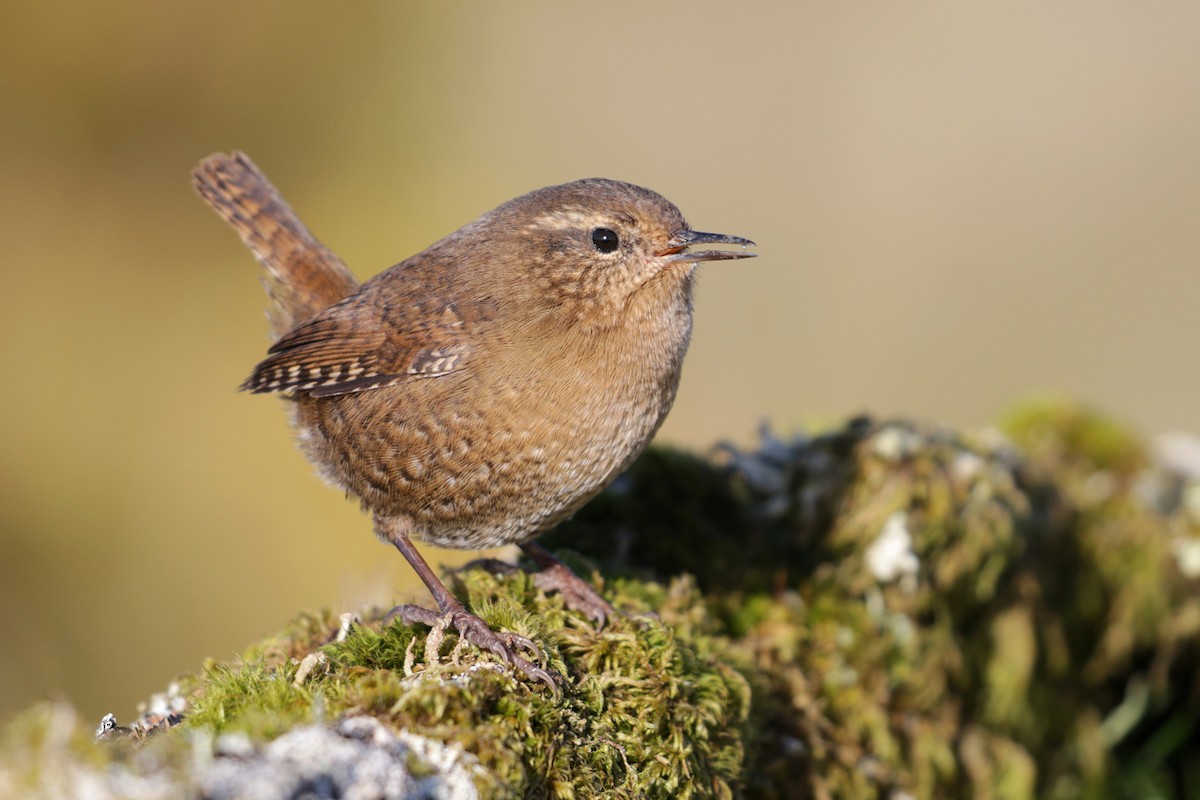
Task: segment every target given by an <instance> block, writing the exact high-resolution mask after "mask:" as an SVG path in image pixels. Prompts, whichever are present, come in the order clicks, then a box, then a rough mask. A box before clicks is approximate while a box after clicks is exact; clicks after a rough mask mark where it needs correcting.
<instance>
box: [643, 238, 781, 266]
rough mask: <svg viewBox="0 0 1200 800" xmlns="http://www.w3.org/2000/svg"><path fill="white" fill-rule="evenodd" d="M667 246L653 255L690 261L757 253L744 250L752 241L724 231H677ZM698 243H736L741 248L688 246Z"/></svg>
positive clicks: (737, 256)
mask: <svg viewBox="0 0 1200 800" xmlns="http://www.w3.org/2000/svg"><path fill="white" fill-rule="evenodd" d="M667 244H668V245H669V247H667V249H666V250H663V251H661V252H659V253H656V254H655V255H657V256H659V257H665V258H666V259H667V260H668V261H671V262H672V263H677V262H683V263H692V262H694V261H725V260H728V259H733V258H754V257H755V256H756V255H758V254H757V253H748V252H746V248H747V247H754V242H752V241H750V240H749V239H743V238H742V237H740V236H730V235H729V234H726V233H702V232H701V231H687V230H684V231H679V232H677V233H675V234H674V235H673V236H672V237H671V239H670V241H668V242H667ZM699 244H736V245H740V246H741V248H742V249H741V250H696V251H689V250H688V248H689V247H692V246H693V245H699Z"/></svg>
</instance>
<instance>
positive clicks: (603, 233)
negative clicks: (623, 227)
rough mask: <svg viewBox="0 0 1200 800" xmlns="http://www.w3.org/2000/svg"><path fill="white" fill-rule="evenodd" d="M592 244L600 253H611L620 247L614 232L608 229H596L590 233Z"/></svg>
mask: <svg viewBox="0 0 1200 800" xmlns="http://www.w3.org/2000/svg"><path fill="white" fill-rule="evenodd" d="M592 244H593V245H594V246H595V247H596V249H597V250H599V251H600V252H601V253H611V252H613V251H614V250H616V249H617V248H618V247H620V245H621V243H620V242H619V241H618V240H617V233H616V231H612V230H609V229H608V228H596V229H595V230H594V231H592Z"/></svg>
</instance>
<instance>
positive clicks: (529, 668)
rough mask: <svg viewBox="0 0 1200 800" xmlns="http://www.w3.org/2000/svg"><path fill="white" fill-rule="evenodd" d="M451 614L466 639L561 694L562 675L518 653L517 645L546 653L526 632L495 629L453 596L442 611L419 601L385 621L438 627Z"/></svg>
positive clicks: (395, 610) (534, 652)
mask: <svg viewBox="0 0 1200 800" xmlns="http://www.w3.org/2000/svg"><path fill="white" fill-rule="evenodd" d="M447 617H449V622H450V627H451V628H453V629H454V630H456V631H458V635H459V636H461V637H463V639H465V640H466V641H468V642H470V643H471V644H473V645H475V646H476V647H478V648H480V649H481V650H488V651H490V652H492V653H494V654H495V655H496V656H497V657H499V658H500V659H501V660H503V661H504V662H505V663H506V664H509V665H511V666H513V667H514V668H516V669H517V670H519V671H521V672H523V673H524V674H525V675H526V676H528V677H530V678H532V679H534V680H537V681H541V682H542V683H544V684H546V685H547V686H549V687H550V690H551V691H552V692H554V694H555V695H558V680H559V679H558V676H557V675H555V674H554V673H553V672H550V671H548V670H544V669H542V668H541V667H538V666H535V665H534V664H533V663H531V662H530V661H528V660H527V659H525V658H523V657H522V656H520V655H518V654H517V653H516V650H517V648H520V649H522V650H524V651H526V652H527V653H530V654H531V655H533V656H534V657H535V658H540V657H541V655H542V653H541V650H539V649H538V646H537V645H536V644H534V643H533V642H532V641H530V640H529V639H527V638H525V637H524V636H519V635H517V634H515V633H509V632H507V631H501V632H499V633H497V632H496V631H493V630H492V629H491V628H489V627H488V624H487V623H486V622H484V621H483V620H482V619H480V618H479V617H477V616H475V615H474V614H472V613H471V612H470V611H467V609H466V607H465V606H464V605H463V604H462V603H461V602H459V601H458V600H457V599H455V598H453V597H451V598H450V602H448V603H447V608H446V609H445V611H444V612H443V613H441V614H439V613H438V612H436V611H433V610H432V609H428V608H423V607H421V606H417V605H411V604H410V605H401V606H396V607H395V608H393V609H392V610H391V611H389V612H388V613H387V616H386V617H384V618H383V624H384V625H385V626H386V625H388V624H389V623H390V622H391V621H392V620H393V619H397V618H399V619H400V620H402V621H403V622H404V623H405V624H406V625H411V624H413V623H414V622H419V623H421V624H422V625H428V626H429V627H431V628H434V627H436V626H438V625H440V624H442V622H443V620H444V619H446V618H447Z"/></svg>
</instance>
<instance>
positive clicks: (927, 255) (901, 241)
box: [0, 0, 1200, 720]
mask: <svg viewBox="0 0 1200 800" xmlns="http://www.w3.org/2000/svg"><path fill="white" fill-rule="evenodd" d="M1197 30H1200V5H1196V4H1194V3H1191V2H1182V1H1180V2H1162V3H1157V4H1132V3H1127V2H1117V1H1115V0H1101V1H1100V2H1066V3H1058V4H1053V5H1047V4H1043V3H1037V2H1018V3H1008V4H1003V5H1002V6H1001V5H1000V4H986V5H985V4H958V3H952V2H942V3H924V4H920V5H913V4H908V3H853V4H832V3H804V4H792V5H787V4H781V3H772V2H763V3H737V4H734V3H720V4H718V3H684V2H674V3H662V4H647V3H641V2H637V3H633V2H631V3H607V4H604V5H603V6H596V5H591V4H562V3H529V4H520V5H518V4H483V3H479V4H465V3H463V4H438V3H411V4H410V3H400V2H393V3H342V4H334V3H327V2H286V3H285V2H265V3H240V2H238V3H234V2H208V3H203V4H200V3H196V4H184V3H169V4H168V3H162V4H150V3H141V2H137V3H135V2H108V3H104V4H99V3H84V2H74V3H71V2H62V3H53V2H51V3H41V4H34V3H15V2H9V3H5V4H4V5H3V6H2V7H0V219H2V220H3V222H2V228H0V230H2V231H3V239H2V242H3V250H2V253H3V259H4V263H3V267H2V268H0V276H2V277H0V300H2V302H3V304H4V307H3V313H0V357H2V358H3V367H4V372H3V374H4V378H5V384H6V385H5V387H4V390H3V392H0V419H2V420H3V424H2V425H0V515H2V516H0V612H2V614H3V620H4V630H5V642H4V645H3V647H0V716H7V715H8V714H10V713H12V712H13V711H14V710H16V709H18V708H21V707H23V706H25V705H28V704H29V703H31V702H32V701H34V700H36V699H38V698H41V697H66V698H69V699H71V700H72V701H74V702H75V703H76V704H77V705H78V706H79V707H80V708H81V709H82V711H83V712H84V713H85V714H87V715H90V716H94V717H95V718H96V719H97V720H98V719H99V717H100V715H101V714H103V713H104V712H107V711H113V712H115V713H116V714H117V716H118V718H119V719H121V720H127V719H128V718H129V717H130V716H131V715H132V714H133V710H134V704H135V702H136V701H137V700H138V699H139V698H142V697H144V696H145V695H146V694H148V693H149V692H151V691H153V690H156V689H159V688H161V687H163V686H165V684H166V682H167V681H168V680H169V679H170V677H171V676H172V675H174V674H176V673H178V672H181V671H184V670H190V669H194V668H195V667H196V666H197V665H198V664H199V663H200V662H201V661H202V659H203V658H204V657H206V656H216V657H220V658H226V657H228V656H230V655H231V654H233V653H234V652H236V651H237V650H238V649H239V648H240V647H241V646H242V645H243V644H245V643H246V642H249V641H251V640H252V639H255V638H257V637H260V636H262V635H263V634H265V633H268V632H270V631H273V630H275V629H278V628H279V627H281V626H282V625H283V623H284V622H285V621H286V620H287V619H288V618H289V617H290V616H291V615H292V614H293V613H294V612H295V611H296V610H297V609H300V608H305V607H315V606H320V605H327V606H332V607H334V608H336V609H343V608H345V609H353V608H356V607H358V606H359V605H360V604H362V603H365V602H376V603H380V604H383V603H388V602H391V601H392V600H394V599H396V600H398V599H401V598H404V597H407V596H409V594H410V593H412V594H413V595H414V596H417V597H421V596H422V595H421V594H420V592H417V588H419V587H415V586H414V580H413V579H412V577H411V574H410V572H409V570H408V567H407V565H405V564H404V563H403V561H402V559H401V558H400V557H399V556H398V555H397V554H395V553H394V552H391V551H390V550H388V549H385V548H384V547H383V546H381V545H380V544H378V543H377V542H376V541H375V540H374V539H373V537H372V536H371V535H370V529H369V525H368V523H367V521H366V520H365V519H364V518H363V517H362V516H361V515H360V514H359V512H358V510H357V509H356V508H355V507H354V506H353V505H352V504H351V503H348V502H346V501H345V500H344V499H343V498H341V497H340V496H339V494H338V493H337V492H335V491H332V490H329V489H326V488H323V487H322V486H321V485H320V483H319V481H318V480H317V479H316V478H315V477H314V476H313V474H312V470H311V469H310V468H309V467H308V465H307V464H306V463H305V462H304V461H303V459H302V458H301V457H300V455H299V454H298V453H297V452H296V450H295V448H294V447H293V446H292V444H291V442H290V438H289V433H288V431H287V429H286V425H285V424H284V415H283V414H282V412H281V409H280V408H279V402H278V401H277V400H274V399H271V398H265V397H252V396H247V395H243V394H238V393H236V392H235V391H234V387H235V386H236V385H237V384H238V383H239V382H240V381H241V379H242V378H243V377H245V375H246V374H247V373H248V371H249V369H250V368H251V367H252V366H253V364H254V363H255V362H256V360H257V359H258V358H259V356H260V355H261V354H262V352H263V350H264V348H265V346H266V343H267V339H266V325H265V321H264V320H263V315H262V310H263V297H262V293H261V290H260V289H259V287H258V284H257V279H256V276H255V272H256V265H255V264H254V262H253V261H252V259H251V257H250V256H249V255H248V253H247V252H246V251H244V250H243V249H242V248H241V246H240V244H238V242H237V241H236V238H235V237H234V235H233V233H232V232H231V231H229V230H228V229H226V228H225V227H224V226H223V224H222V223H220V222H219V221H218V219H217V218H216V217H215V216H214V215H213V214H212V213H211V212H210V211H208V210H207V209H206V208H205V207H204V205H203V204H202V202H201V201H200V200H199V199H198V198H197V197H195V196H194V195H193V194H192V191H191V189H190V187H189V184H188V172H189V170H190V169H191V168H192V166H193V165H194V164H195V163H196V162H197V161H198V160H199V159H200V158H202V157H203V156H205V155H207V154H208V153H210V152H212V151H215V150H229V149H233V148H240V149H243V150H245V151H246V152H248V153H249V154H250V155H251V156H252V157H253V158H254V159H255V160H256V161H257V162H258V164H259V165H260V166H261V167H263V169H264V170H266V172H267V173H268V174H269V175H270V176H271V177H272V179H273V180H274V181H275V182H276V183H277V184H278V185H279V187H280V188H281V189H282V191H283V192H284V194H285V195H286V196H287V198H288V199H289V200H290V202H291V203H292V204H293V205H294V206H295V207H296V209H297V210H298V211H299V213H300V214H301V216H302V217H303V218H304V219H305V220H306V221H307V222H308V223H309V224H310V225H311V226H312V227H313V229H314V230H315V231H316V233H317V235H318V236H320V237H321V238H322V239H323V240H324V241H325V242H326V244H328V245H329V246H331V247H332V248H333V249H334V250H336V251H337V252H338V253H339V254H340V255H341V256H342V257H343V258H344V259H345V260H346V261H347V262H348V263H349V264H350V265H351V267H352V268H353V269H354V270H356V272H357V273H358V274H359V275H360V276H368V275H370V274H373V273H374V272H376V271H378V270H380V269H382V268H384V267H386V266H388V265H390V264H392V263H394V262H396V261H398V260H400V259H402V258H403V257H405V256H406V255H409V254H411V253H413V252H415V251H417V250H419V249H420V248H422V247H424V246H425V245H427V244H429V243H430V242H432V241H433V240H435V239H437V238H439V237H441V236H442V235H444V234H446V233H448V232H450V231H451V230H453V229H455V228H456V227H458V226H459V225H462V224H464V223H466V222H468V221H469V220H471V219H473V218H474V217H475V216H477V215H478V214H479V213H481V212H483V211H486V210H488V209H489V208H491V207H493V206H495V205H497V204H498V203H500V202H502V201H504V200H506V199H508V198H509V197H512V196H515V195H517V194H520V193H523V192H525V191H527V190H530V189H533V188H536V187H538V186H542V185H546V184H549V183H557V182H562V181H566V180H571V179H574V178H579V177H587V176H596V175H600V176H607V177H614V178H621V179H625V180H629V181H633V182H636V183H640V184H643V185H646V186H649V187H651V188H653V189H656V190H658V191H660V192H662V193H663V194H665V195H667V196H668V197H670V198H671V199H672V200H674V201H675V202H676V203H677V204H678V205H679V206H680V207H681V208H682V209H683V211H684V213H685V214H686V215H687V217H688V219H689V220H690V221H691V223H692V224H693V225H694V226H695V227H696V228H698V229H701V230H715V231H720V232H726V233H733V234H738V235H743V236H748V237H750V238H753V239H755V240H756V241H757V242H758V243H759V251H760V253H761V257H759V258H758V259H755V260H753V261H743V262H736V263H729V264H714V265H710V266H708V267H706V268H705V269H704V270H703V274H702V277H701V282H700V286H699V292H698V298H697V308H696V314H697V320H696V334H695V338H694V344H693V349H692V353H691V355H690V357H689V361H688V366H687V369H686V371H685V376H684V381H683V386H682V388H681V391H680V395H679V399H678V402H677V405H676V409H675V411H674V413H673V415H672V417H671V418H670V419H669V421H668V422H667V424H666V426H665V427H664V429H663V431H662V433H661V434H660V440H666V441H669V442H674V443H679V444H685V445H690V446H694V447H697V448H703V447H707V446H708V445H710V444H711V443H713V442H715V441H716V440H719V439H722V438H731V439H734V440H738V441H749V440H751V439H752V438H753V436H754V435H755V430H756V427H757V425H758V424H759V421H760V420H761V419H764V418H766V419H770V420H771V421H772V422H773V424H774V426H775V427H776V429H779V430H785V431H786V430H790V429H793V428H796V427H799V426H801V425H812V424H817V425H819V424H824V423H827V422H830V421H834V420H838V419H841V418H843V417H845V416H847V415H850V414H853V413H857V412H860V411H868V412H871V413H874V414H878V415H896V414H902V415H910V416H915V417H919V418H923V419H931V420H937V421H943V422H946V423H948V424H952V425H959V426H972V427H973V426H980V425H984V424H987V423H988V422H989V421H990V420H993V419H994V418H995V417H996V415H997V414H998V413H999V412H1000V411H1002V410H1003V409H1004V408H1006V407H1007V406H1009V405H1011V404H1012V403H1013V402H1014V401H1016V400H1018V399H1020V398H1022V397H1025V396H1028V395H1029V394H1031V393H1036V392H1044V391H1062V392H1066V393H1069V394H1071V395H1074V396H1077V397H1081V398H1083V399H1086V400H1088V401H1092V402H1095V403H1096V404H1098V405H1100V406H1102V407H1104V408H1105V409H1107V410H1108V411H1110V412H1112V413H1114V414H1115V415H1116V416H1117V417H1118V418H1121V419H1124V420H1126V421H1128V422H1131V423H1132V424H1134V425H1136V426H1137V427H1138V428H1140V429H1141V430H1142V431H1144V432H1145V433H1147V434H1153V433H1156V432H1161V431H1167V430H1172V429H1187V430H1193V431H1195V430H1200V403H1198V402H1197V397H1198V396H1200V370H1197V368H1196V346H1197V342H1200V313H1198V305H1200V303H1198V300H1200V47H1197V46H1196V32H1197ZM470 555H473V554H457V553H447V552H443V551H431V552H430V557H431V560H432V561H434V562H435V563H453V562H455V561H456V560H461V559H462V558H465V557H469V556H470Z"/></svg>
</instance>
